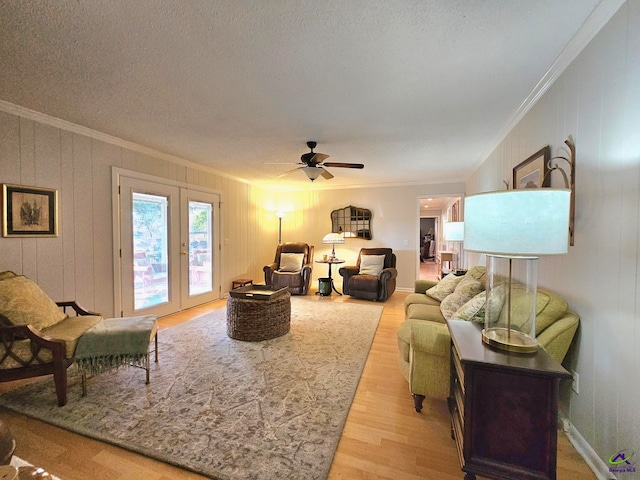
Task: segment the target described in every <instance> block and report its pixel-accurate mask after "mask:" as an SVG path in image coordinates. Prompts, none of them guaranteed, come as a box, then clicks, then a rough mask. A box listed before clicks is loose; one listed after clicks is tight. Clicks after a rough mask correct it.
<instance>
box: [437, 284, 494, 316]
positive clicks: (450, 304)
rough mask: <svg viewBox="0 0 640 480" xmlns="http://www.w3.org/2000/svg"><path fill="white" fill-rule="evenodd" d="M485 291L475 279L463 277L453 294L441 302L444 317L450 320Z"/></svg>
mask: <svg viewBox="0 0 640 480" xmlns="http://www.w3.org/2000/svg"><path fill="white" fill-rule="evenodd" d="M483 289H484V287H483V285H482V283H480V282H479V281H478V280H476V279H475V278H473V277H463V279H462V280H461V281H460V283H458V286H456V289H455V290H454V291H453V293H452V294H451V295H449V296H447V297H446V298H445V299H444V300H442V302H440V311H441V312H442V316H443V317H444V318H445V319H447V320H449V319H450V318H451V317H452V316H453V314H454V313H456V312H457V311H458V309H459V308H460V307H461V306H462V305H464V304H465V303H467V302H468V301H469V300H471V299H472V298H473V297H475V296H476V295H477V294H478V293H480V292H481V291H482V290H483Z"/></svg>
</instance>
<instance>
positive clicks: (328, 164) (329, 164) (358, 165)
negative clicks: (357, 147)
mask: <svg viewBox="0 0 640 480" xmlns="http://www.w3.org/2000/svg"><path fill="white" fill-rule="evenodd" d="M322 166H323V167H338V168H364V165H363V164H362V163H340V162H325V163H323V164H322Z"/></svg>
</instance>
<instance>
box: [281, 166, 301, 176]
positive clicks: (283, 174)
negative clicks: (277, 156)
mask: <svg viewBox="0 0 640 480" xmlns="http://www.w3.org/2000/svg"><path fill="white" fill-rule="evenodd" d="M298 170H300V168H299V167H296V168H294V169H293V170H287V171H286V172H284V173H281V174H280V175H278V176H277V178H280V177H284V176H285V175H289V174H290V173H291V172H297V171H298Z"/></svg>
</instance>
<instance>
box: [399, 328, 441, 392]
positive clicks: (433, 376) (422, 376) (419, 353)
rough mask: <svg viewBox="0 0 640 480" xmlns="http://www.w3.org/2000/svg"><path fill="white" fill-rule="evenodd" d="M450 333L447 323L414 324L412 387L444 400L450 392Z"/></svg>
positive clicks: (411, 364)
mask: <svg viewBox="0 0 640 480" xmlns="http://www.w3.org/2000/svg"><path fill="white" fill-rule="evenodd" d="M450 351H451V336H450V335H449V329H448V328H447V326H446V325H445V324H441V323H433V322H415V323H414V324H413V325H412V326H411V345H410V352H409V356H410V358H409V390H410V391H411V393H412V394H414V395H416V394H417V395H423V396H425V397H430V398H438V399H441V400H444V399H446V398H447V396H448V395H449V378H450V366H449V365H450V360H449V358H450V353H449V352H450Z"/></svg>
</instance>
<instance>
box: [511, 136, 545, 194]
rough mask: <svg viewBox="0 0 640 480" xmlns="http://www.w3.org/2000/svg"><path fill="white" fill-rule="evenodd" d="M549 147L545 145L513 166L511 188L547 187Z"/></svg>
mask: <svg viewBox="0 0 640 480" xmlns="http://www.w3.org/2000/svg"><path fill="white" fill-rule="evenodd" d="M550 158H551V147H549V145H547V146H546V147H543V148H541V149H540V150H538V151H537V152H536V153H534V154H533V155H531V156H530V157H529V158H527V159H526V160H525V161H524V162H522V163H519V164H518V165H516V166H515V167H514V168H513V189H514V190H521V189H523V188H542V187H548V186H549V182H550V178H549V175H547V173H549V159H550Z"/></svg>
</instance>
